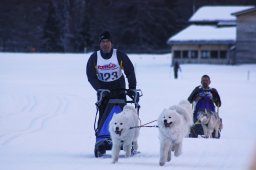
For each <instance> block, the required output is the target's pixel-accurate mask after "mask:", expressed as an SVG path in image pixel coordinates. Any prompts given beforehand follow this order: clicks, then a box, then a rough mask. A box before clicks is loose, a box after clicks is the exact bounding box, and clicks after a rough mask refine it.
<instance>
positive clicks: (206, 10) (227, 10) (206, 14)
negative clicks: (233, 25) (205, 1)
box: [189, 6, 254, 22]
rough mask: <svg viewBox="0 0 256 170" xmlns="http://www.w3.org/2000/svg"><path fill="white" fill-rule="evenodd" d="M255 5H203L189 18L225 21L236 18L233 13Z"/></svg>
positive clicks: (191, 20)
mask: <svg viewBox="0 0 256 170" xmlns="http://www.w3.org/2000/svg"><path fill="white" fill-rule="evenodd" d="M253 7H254V6H203V7H201V8H199V9H198V10H197V11H196V13H195V14H194V15H193V16H192V17H191V18H190V19H189V21H190V22H196V21H223V20H236V17H235V16H233V15H231V14H232V13H235V12H238V11H243V10H246V9H250V8H253Z"/></svg>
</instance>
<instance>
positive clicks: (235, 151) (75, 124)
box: [0, 53, 256, 170]
mask: <svg viewBox="0 0 256 170" xmlns="http://www.w3.org/2000/svg"><path fill="white" fill-rule="evenodd" d="M88 56H89V54H86V55H85V54H83V55H82V54H64V55H63V54H8V53H1V54H0V87H1V88H0V94H1V95H0V165H1V169H4V170H23V169H24V170H27V169H37V170H49V169H53V170H56V169H61V170H80V169H94V170H102V169H111V170H117V169H123V170H126V169H129V170H130V169H133V170H140V169H141V168H146V169H148V170H151V169H160V168H161V169H162V168H172V169H175V170H193V169H195V170H205V169H210V170H217V169H218V170H219V169H224V170H226V169H232V170H246V169H248V166H249V163H250V160H251V154H252V151H253V149H254V147H255V144H256V143H255V141H256V128H255V124H256V115H255V113H256V107H253V106H254V105H255V104H256V103H255V97H256V91H255V90H253V89H254V87H256V86H255V85H256V65H240V66H217V65H181V67H182V72H181V73H179V76H180V77H179V79H178V80H174V79H173V75H172V74H173V72H172V71H171V70H170V54H166V55H136V54H133V55H130V58H131V59H132V61H133V63H134V65H135V70H136V74H137V79H138V88H139V89H142V91H143V94H144V95H143V97H142V98H141V101H140V105H141V110H140V118H141V120H142V123H147V122H150V121H152V120H155V119H156V118H157V117H158V115H159V114H160V113H161V111H162V110H163V109H164V108H167V107H169V106H170V105H172V104H176V103H177V102H179V101H180V100H181V99H184V98H187V97H188V95H189V94H190V92H191V91H192V90H193V88H194V87H195V86H197V85H198V83H199V81H200V77H201V76H202V75H203V74H209V75H210V76H211V78H212V84H211V85H212V87H215V88H217V89H218V91H219V93H220V95H221V98H222V103H223V106H222V107H221V108H220V115H221V117H222V118H223V122H224V129H223V131H222V134H221V135H222V136H221V139H220V140H215V139H202V138H198V139H191V138H185V139H184V144H183V147H184V148H183V154H182V155H181V156H180V157H173V158H172V161H171V162H170V163H167V164H166V166H165V167H159V165H158V161H159V141H158V129H157V128H142V129H141V132H140V136H139V151H140V152H141V153H139V154H138V155H136V156H134V157H132V158H128V159H126V158H124V153H122V152H121V158H120V160H119V162H118V163H117V164H115V165H113V164H111V159H110V151H109V152H107V156H105V157H104V158H99V159H96V158H94V154H93V149H94V142H95V137H94V131H93V123H94V116H95V111H96V110H95V104H94V103H95V100H96V95H95V92H94V90H93V89H92V88H91V86H90V85H89V83H88V82H87V77H86V74H85V67H86V62H87V58H88ZM248 70H250V79H249V80H248V79H247V72H248ZM153 124H154V123H153Z"/></svg>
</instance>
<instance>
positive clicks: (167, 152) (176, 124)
mask: <svg viewBox="0 0 256 170" xmlns="http://www.w3.org/2000/svg"><path fill="white" fill-rule="evenodd" d="M192 124H193V110H192V107H191V105H190V103H189V102H188V101H186V100H182V101H181V102H180V103H179V104H178V105H174V106H171V107H170V108H169V109H164V110H163V112H162V113H161V114H160V116H159V118H158V127H159V139H160V161H159V165H160V166H163V165H164V164H165V163H166V161H170V160H171V152H172V151H173V152H174V156H179V155H181V153H182V141H183V138H184V137H185V136H187V135H188V134H189V131H190V127H191V126H192Z"/></svg>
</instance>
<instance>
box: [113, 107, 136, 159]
mask: <svg viewBox="0 0 256 170" xmlns="http://www.w3.org/2000/svg"><path fill="white" fill-rule="evenodd" d="M136 126H139V116H138V114H137V112H136V109H135V108H134V107H132V106H128V105H126V106H124V108H123V111H122V112H121V113H118V114H114V115H113V117H112V119H111V121H110V123H109V132H110V136H111V139H112V143H113V145H112V159H113V161H112V163H116V162H117V161H118V157H119V153H120V149H121V147H122V146H123V150H124V151H125V156H126V157H130V156H131V150H132V148H133V151H135V152H136V151H137V149H138V143H137V138H138V136H139V128H134V127H136ZM132 127H133V128H132Z"/></svg>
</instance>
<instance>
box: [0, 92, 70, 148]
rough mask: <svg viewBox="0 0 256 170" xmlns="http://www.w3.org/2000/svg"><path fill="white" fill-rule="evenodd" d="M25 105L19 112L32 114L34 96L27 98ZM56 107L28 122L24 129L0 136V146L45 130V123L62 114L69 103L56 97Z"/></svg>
mask: <svg viewBox="0 0 256 170" xmlns="http://www.w3.org/2000/svg"><path fill="white" fill-rule="evenodd" d="M26 100H27V103H26V104H25V105H24V106H23V108H22V109H21V112H32V111H33V110H34V109H35V107H36V104H37V100H36V97H35V96H32V97H31V96H27V97H26ZM55 100H56V101H57V105H56V108H55V109H54V110H53V112H48V113H44V114H42V115H40V116H37V117H34V118H33V119H32V120H30V122H29V124H28V126H27V127H26V128H24V129H19V130H16V131H13V132H9V133H5V134H1V135H0V146H4V145H7V144H9V143H10V142H12V141H13V140H15V139H17V138H18V137H22V136H24V135H28V134H31V133H36V132H38V131H40V130H42V129H44V128H45V126H46V125H47V123H48V122H49V121H50V120H51V119H53V118H54V117H57V116H59V115H61V114H64V113H65V111H66V110H67V107H68V105H69V101H68V99H67V98H66V97H63V96H57V97H56V99H55Z"/></svg>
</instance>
